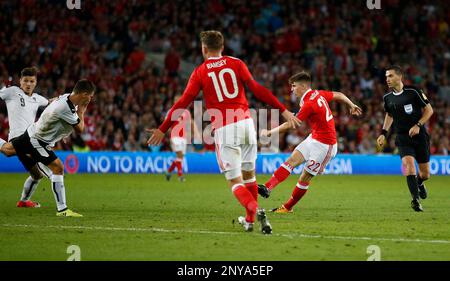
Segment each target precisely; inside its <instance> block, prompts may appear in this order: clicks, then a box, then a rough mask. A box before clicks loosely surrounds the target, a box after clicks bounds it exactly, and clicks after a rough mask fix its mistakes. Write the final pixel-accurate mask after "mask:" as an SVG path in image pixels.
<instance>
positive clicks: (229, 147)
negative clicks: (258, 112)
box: [214, 118, 258, 180]
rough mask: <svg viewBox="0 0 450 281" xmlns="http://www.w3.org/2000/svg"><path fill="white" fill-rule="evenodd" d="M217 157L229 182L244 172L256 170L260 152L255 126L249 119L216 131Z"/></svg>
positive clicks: (221, 169)
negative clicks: (258, 152) (258, 151)
mask: <svg viewBox="0 0 450 281" xmlns="http://www.w3.org/2000/svg"><path fill="white" fill-rule="evenodd" d="M214 141H215V144H216V157H217V162H218V164H219V167H220V171H221V172H222V173H224V174H225V178H226V179H227V180H231V179H234V178H237V177H239V176H242V170H244V171H253V170H254V169H255V161H256V157H257V156H256V154H257V150H258V145H257V138H256V130H255V125H254V124H253V119H251V118H248V119H244V120H241V121H238V122H236V123H231V124H228V125H226V126H223V127H221V128H218V129H216V130H215V131H214Z"/></svg>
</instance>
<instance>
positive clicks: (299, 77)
mask: <svg viewBox="0 0 450 281" xmlns="http://www.w3.org/2000/svg"><path fill="white" fill-rule="evenodd" d="M311 80H312V79H311V75H310V74H309V73H308V72H306V71H300V72H298V73H296V74H294V75H292V76H291V77H290V78H289V84H292V83H294V82H308V83H311Z"/></svg>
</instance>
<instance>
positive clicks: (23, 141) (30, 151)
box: [11, 131, 58, 171]
mask: <svg viewBox="0 0 450 281" xmlns="http://www.w3.org/2000/svg"><path fill="white" fill-rule="evenodd" d="M11 143H12V145H13V146H14V149H15V150H16V154H17V157H18V158H19V160H20V162H22V165H23V166H24V167H25V169H27V171H30V170H31V169H32V168H33V167H34V166H35V165H36V164H37V163H38V162H41V163H42V164H44V165H46V166H48V165H49V164H50V163H52V162H53V161H55V160H56V159H57V158H58V157H57V156H56V154H55V152H53V150H52V149H51V148H50V147H49V145H48V144H47V143H45V142H43V141H40V140H38V139H35V138H30V136H29V135H28V132H27V131H25V133H23V134H22V135H21V136H19V137H17V138H14V139H12V140H11Z"/></svg>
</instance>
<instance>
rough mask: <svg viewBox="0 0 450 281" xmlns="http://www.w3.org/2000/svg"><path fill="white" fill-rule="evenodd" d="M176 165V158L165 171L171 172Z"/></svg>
mask: <svg viewBox="0 0 450 281" xmlns="http://www.w3.org/2000/svg"><path fill="white" fill-rule="evenodd" d="M176 166H177V160H174V161H173V162H172V164H170V167H169V170H167V172H168V173H172V171H173V170H174V169H175V167H176Z"/></svg>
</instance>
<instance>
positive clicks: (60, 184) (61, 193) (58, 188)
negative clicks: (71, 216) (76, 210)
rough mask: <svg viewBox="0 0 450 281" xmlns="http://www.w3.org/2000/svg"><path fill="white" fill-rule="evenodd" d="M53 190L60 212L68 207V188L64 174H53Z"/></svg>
mask: <svg viewBox="0 0 450 281" xmlns="http://www.w3.org/2000/svg"><path fill="white" fill-rule="evenodd" d="M52 190H53V194H54V195H55V201H56V207H57V209H58V212H60V211H64V210H65V209H67V205H66V190H65V188H64V176H63V175H52Z"/></svg>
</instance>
